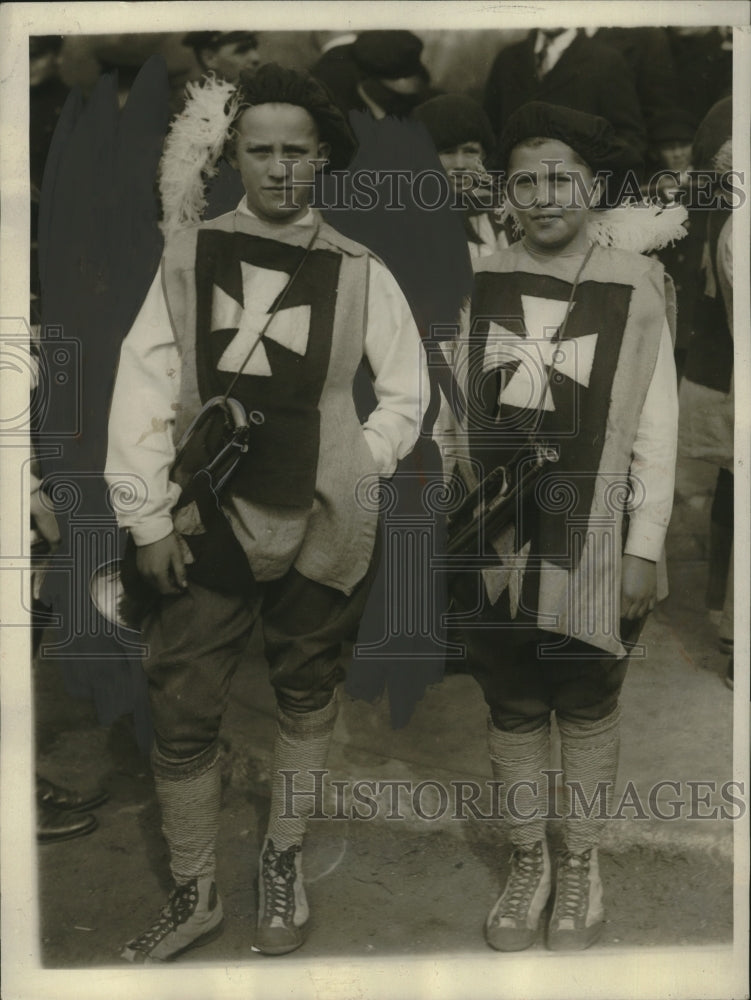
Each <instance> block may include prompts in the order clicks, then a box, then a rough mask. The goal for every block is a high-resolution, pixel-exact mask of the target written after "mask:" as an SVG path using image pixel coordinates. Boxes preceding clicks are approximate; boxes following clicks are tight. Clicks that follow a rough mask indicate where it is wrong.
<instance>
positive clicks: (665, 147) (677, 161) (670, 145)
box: [657, 142, 691, 172]
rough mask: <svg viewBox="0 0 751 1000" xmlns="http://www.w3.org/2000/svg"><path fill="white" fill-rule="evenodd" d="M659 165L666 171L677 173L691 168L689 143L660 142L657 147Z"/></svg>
mask: <svg viewBox="0 0 751 1000" xmlns="http://www.w3.org/2000/svg"><path fill="white" fill-rule="evenodd" d="M657 153H658V156H659V159H660V163H661V165H662V166H663V167H667V169H668V170H677V171H678V172H680V171H683V170H688V169H689V167H690V166H691V143H690V142H661V143H660V144H659V145H658V147H657Z"/></svg>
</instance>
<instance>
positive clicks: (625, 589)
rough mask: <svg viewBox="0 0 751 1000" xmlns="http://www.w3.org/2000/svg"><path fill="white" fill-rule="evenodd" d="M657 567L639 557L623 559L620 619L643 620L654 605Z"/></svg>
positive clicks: (626, 556)
mask: <svg viewBox="0 0 751 1000" xmlns="http://www.w3.org/2000/svg"><path fill="white" fill-rule="evenodd" d="M656 596H657V566H656V563H653V562H651V560H649V559H642V558H640V556H628V555H625V556H624V557H623V568H622V572H621V617H622V618H631V619H633V618H643V617H644V615H646V614H647V612H648V611H651V610H652V608H653V607H654V605H655V598H656Z"/></svg>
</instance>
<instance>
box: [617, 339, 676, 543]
mask: <svg viewBox="0 0 751 1000" xmlns="http://www.w3.org/2000/svg"><path fill="white" fill-rule="evenodd" d="M676 383H677V379H676V374H675V362H674V361H673V342H672V339H671V336H670V328H669V326H668V321H667V319H666V320H665V322H664V324H663V327H662V334H661V336H660V347H659V350H658V352H657V361H656V363H655V369H654V372H653V373H652V381H651V382H650V383H649V389H647V395H646V397H645V399H644V405H643V406H642V410H641V416H640V417H639V425H638V428H637V431H636V438H635V440H634V445H633V452H632V458H631V468H630V470H629V478H630V479H631V481H632V483H635V484H636V489H635V497H634V503H635V505H636V507H635V509H632V510H631V511H630V522H629V528H628V537H627V538H626V545H625V548H624V550H623V551H624V554H625V555H630V556H640V557H641V558H642V559H650V560H652V562H657V560H658V559H659V558H660V553H661V552H662V548H663V546H664V544H665V535H666V533H667V530H668V523H669V521H670V513H671V511H672V509H673V491H674V488H675V460H676V454H677V449H678V389H677V384H676ZM639 482H641V484H642V487H643V490H640V489H639V488H638V483H639Z"/></svg>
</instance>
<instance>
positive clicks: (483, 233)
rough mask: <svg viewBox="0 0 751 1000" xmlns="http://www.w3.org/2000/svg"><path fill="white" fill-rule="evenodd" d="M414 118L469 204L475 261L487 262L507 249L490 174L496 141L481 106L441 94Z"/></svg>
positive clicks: (457, 191) (468, 220)
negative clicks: (488, 257)
mask: <svg viewBox="0 0 751 1000" xmlns="http://www.w3.org/2000/svg"><path fill="white" fill-rule="evenodd" d="M412 118H413V119H414V120H415V121H418V122H422V123H423V125H424V126H425V128H426V129H427V130H428V133H429V135H430V138H431V139H432V140H433V142H434V143H435V148H436V152H437V153H438V159H439V160H440V161H441V166H442V167H443V169H444V170H445V171H446V173H447V174H448V177H449V180H450V181H451V184H452V188H453V194H454V195H455V197H456V199H457V203H458V204H459V205H462V204H466V210H465V212H464V217H463V222H464V230H465V232H466V234H467V246H468V249H469V253H470V256H471V257H473V258H474V257H487V256H489V255H490V254H492V253H494V252H495V251H496V250H502V249H503V248H504V247H507V246H508V244H509V241H508V239H507V237H506V233H505V231H504V229H503V226H502V225H501V224H500V222H499V221H498V220H497V217H496V212H495V211H494V210H493V209H494V206H493V196H494V192H493V189H492V186H491V184H490V177H489V175H488V174H487V172H486V170H485V165H486V163H487V162H488V158H489V157H490V156H491V154H492V152H493V149H494V148H495V136H494V135H493V129H492V128H491V125H490V121H489V120H488V116H487V115H486V114H485V112H484V111H483V110H482V107H481V106H480V104H478V103H477V101H474V100H472V98H471V97H466V96H465V95H464V94H439V95H438V97H431V99H430V100H429V101H426V102H425V103H424V104H420V105H419V106H418V107H417V108H415V110H414V111H413V112H412ZM486 180H487V182H488V183H485V181H486Z"/></svg>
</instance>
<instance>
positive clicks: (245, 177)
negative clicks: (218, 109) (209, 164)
mask: <svg viewBox="0 0 751 1000" xmlns="http://www.w3.org/2000/svg"><path fill="white" fill-rule="evenodd" d="M236 133H237V135H236V139H235V145H234V156H233V157H232V160H231V162H232V165H233V166H234V167H237V169H238V170H239V171H240V176H241V177H242V182H243V187H244V188H245V193H246V201H247V205H248V208H249V209H250V210H251V212H253V213H254V214H255V215H257V216H258V217H259V219H263V220H264V221H266V222H279V223H288V222H294V221H295V220H296V219H299V218H301V217H302V216H303V215H305V213H306V211H307V209H308V202H309V201H310V198H311V196H312V194H313V189H312V182H313V178H314V176H315V173H316V170H317V169H319V167H320V164H316V163H315V162H312V161H315V160H325V159H327V158H328V153H329V146H328V143H325V142H320V141H319V138H318V128H317V127H316V123H315V121H314V120H313V118H312V117H311V115H309V114H308V112H307V111H306V110H305V109H304V108H301V107H298V106H297V105H295V104H259V105H258V106H257V107H254V108H248V110H247V111H245V112H244V113H243V114H242V116H241V117H240V119H239V120H238V122H237V125H236ZM283 161H294V162H291V163H290V162H283Z"/></svg>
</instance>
